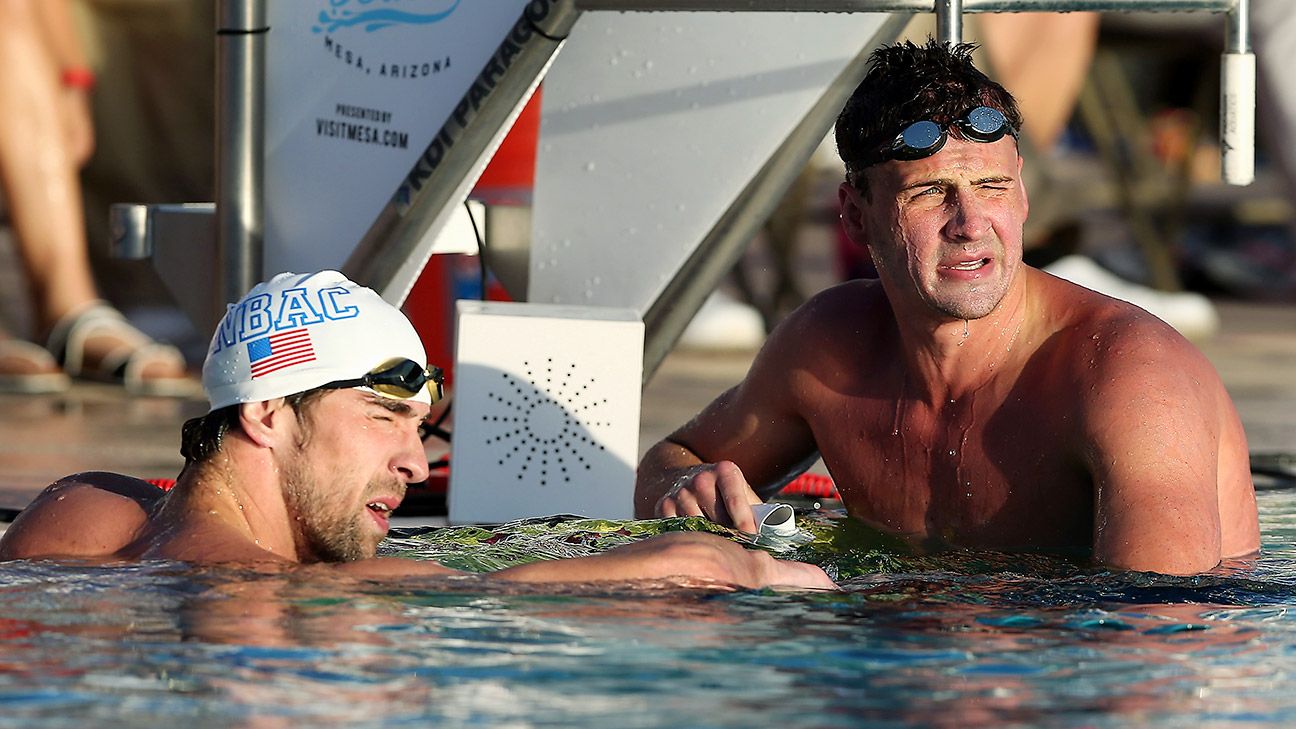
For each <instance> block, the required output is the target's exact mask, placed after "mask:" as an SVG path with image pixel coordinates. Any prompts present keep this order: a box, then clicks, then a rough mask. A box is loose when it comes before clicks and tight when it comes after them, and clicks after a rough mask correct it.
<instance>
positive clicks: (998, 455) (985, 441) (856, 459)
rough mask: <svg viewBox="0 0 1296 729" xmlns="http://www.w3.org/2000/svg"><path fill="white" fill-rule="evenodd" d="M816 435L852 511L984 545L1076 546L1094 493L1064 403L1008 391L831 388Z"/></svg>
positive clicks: (1085, 540) (1082, 541) (917, 532)
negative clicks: (948, 394) (835, 391)
mask: <svg viewBox="0 0 1296 729" xmlns="http://www.w3.org/2000/svg"><path fill="white" fill-rule="evenodd" d="M814 412H815V415H814V416H813V417H812V419H811V427H812V429H813V430H814V433H815V438H816V442H817V443H818V444H819V446H820V453H821V455H822V456H823V459H824V462H825V464H826V465H827V466H828V468H829V470H830V471H831V472H832V474H833V478H834V480H835V481H836V482H837V486H838V489H839V490H840V491H841V493H842V497H843V499H844V500H845V503H846V506H847V508H848V509H849V511H850V512H851V514H852V515H853V516H856V517H858V518H861V519H863V520H864V521H866V522H869V523H871V524H873V525H874V526H877V527H880V528H883V529H886V530H888V531H892V532H897V533H901V534H905V535H908V536H912V537H917V538H923V539H934V540H939V541H942V542H947V543H951V544H957V545H962V546H969V547H985V548H1016V547H1034V548H1045V549H1047V548H1074V547H1082V546H1087V545H1088V544H1089V543H1090V541H1091V539H1092V521H1093V495H1092V488H1091V486H1090V480H1089V478H1088V474H1087V473H1086V472H1085V471H1084V469H1083V468H1081V467H1080V465H1079V464H1078V463H1077V461H1076V459H1075V457H1074V456H1073V452H1072V448H1071V444H1072V443H1073V442H1074V437H1073V435H1072V433H1073V429H1074V423H1073V422H1071V418H1070V416H1069V414H1068V412H1066V411H1065V410H1063V409H1059V408H1050V407H1048V406H1047V405H1045V406H1040V405H1038V404H1034V405H1031V406H1027V405H1026V404H1025V403H1023V402H1022V401H1017V400H1013V399H1011V398H995V399H993V400H991V399H989V398H983V399H982V401H981V402H977V401H976V398H971V397H970V398H965V399H964V401H963V402H959V401H957V400H954V401H949V402H942V403H938V404H936V405H932V404H930V403H925V402H921V401H918V400H916V399H902V398H895V399H889V400H887V399H880V398H867V397H849V398H831V399H826V400H825V401H824V402H823V403H821V406H820V407H818V408H816V409H815V411H814Z"/></svg>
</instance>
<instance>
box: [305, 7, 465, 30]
mask: <svg viewBox="0 0 1296 729" xmlns="http://www.w3.org/2000/svg"><path fill="white" fill-rule="evenodd" d="M376 2H381V3H383V5H385V6H387V7H381V8H366V7H357V6H366V5H373V4H375V3H376ZM401 2H404V3H405V4H407V5H408V4H410V3H411V2H420V0H329V9H328V10H321V11H320V14H319V23H320V24H319V25H314V26H311V31H312V32H315V33H333V32H335V31H337V30H338V29H340V28H353V27H356V26H360V27H362V28H363V29H364V31H365V32H366V33H372V32H374V31H376V30H382V29H384V28H390V27H392V26H395V25H431V24H432V23H439V22H441V21H442V20H445V19H446V18H448V17H450V15H451V14H452V13H454V11H455V9H456V8H458V7H459V2H460V0H454V2H452V3H451V4H450V7H448V8H446V9H445V10H442V11H440V12H434V13H417V12H411V11H408V10H397V9H395V8H392V7H390V6H391V5H393V4H396V3H401Z"/></svg>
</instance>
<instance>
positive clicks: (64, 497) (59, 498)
mask: <svg viewBox="0 0 1296 729" xmlns="http://www.w3.org/2000/svg"><path fill="white" fill-rule="evenodd" d="M66 498H67V496H66V495H64V496H60V497H58V499H57V501H62V500H63V499H66Z"/></svg>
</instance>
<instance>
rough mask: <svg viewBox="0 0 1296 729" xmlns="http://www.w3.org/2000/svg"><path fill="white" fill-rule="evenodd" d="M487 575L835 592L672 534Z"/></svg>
mask: <svg viewBox="0 0 1296 729" xmlns="http://www.w3.org/2000/svg"><path fill="white" fill-rule="evenodd" d="M336 568H338V569H340V570H342V571H344V572H346V573H348V574H352V575H355V576H358V577H364V578H369V579H384V578H407V577H410V576H430V577H435V576H444V575H454V574H459V575H462V574H466V573H464V572H459V571H457V570H452V569H450V568H448V567H444V566H442V565H439V564H437V563H436V562H430V561H419V560H410V559H401V558H394V557H384V558H378V559H367V560H362V561H360V562H346V563H341V564H338V565H336ZM489 576H490V577H495V578H499V579H504V580H510V581H515V582H608V581H613V582H621V581H629V580H661V579H676V580H686V581H696V580H703V581H708V582H718V583H723V584H725V585H737V586H740V587H748V588H757V587H776V586H777V587H795V588H808V589H823V590H831V589H836V587H837V585H836V584H834V583H833V581H832V580H830V579H829V578H828V575H826V574H824V571H823V570H821V569H819V568H818V567H816V566H814V565H810V564H805V563H803V562H792V561H783V560H776V559H774V558H773V557H771V556H770V555H769V554H767V553H765V552H762V551H759V550H749V549H744V548H743V547H741V546H739V545H737V544H735V543H733V542H731V541H729V540H727V539H722V538H721V537H718V536H716V535H714V534H702V533H699V532H676V533H671V534H663V535H661V536H659V537H653V538H652V539H646V540H644V541H642V542H635V543H633V544H627V545H625V546H623V547H617V548H616V549H612V550H609V551H607V552H604V553H602V554H597V555H593V556H590V557H577V558H573V559H554V560H545V561H542V562H532V563H530V564H524V565H518V566H517V567H509V568H508V569H504V570H500V571H498V572H493V573H490V575H489Z"/></svg>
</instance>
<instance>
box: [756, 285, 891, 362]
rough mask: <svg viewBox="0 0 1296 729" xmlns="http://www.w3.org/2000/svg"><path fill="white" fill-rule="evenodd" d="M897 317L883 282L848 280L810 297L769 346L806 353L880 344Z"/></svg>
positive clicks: (776, 331) (778, 328) (774, 333)
mask: <svg viewBox="0 0 1296 729" xmlns="http://www.w3.org/2000/svg"><path fill="white" fill-rule="evenodd" d="M894 328H895V319H894V317H893V316H892V314H891V306H890V304H889V303H888V301H887V298H886V293H885V292H884V291H883V290H882V284H881V283H880V282H878V281H876V280H872V279H860V280H854V281H847V282H845V283H841V284H837V285H836V286H832V287H830V288H827V289H824V290H823V291H820V292H819V293H817V294H815V295H814V296H812V297H810V298H809V299H808V300H806V302H805V303H804V304H802V305H801V306H799V307H797V309H796V310H795V311H793V312H792V313H791V314H789V315H788V316H787V318H786V319H784V320H783V322H782V323H780V324H779V326H778V327H777V328H775V330H774V332H773V333H771V335H770V339H769V343H768V345H767V346H773V347H780V348H784V349H787V350H789V351H792V352H799V353H802V354H804V352H806V351H807V349H806V348H807V347H813V348H814V351H824V350H828V351H836V350H839V349H842V348H845V347H849V346H850V345H852V344H858V343H869V344H876V343H877V342H879V341H880V340H881V339H882V337H881V336H880V335H881V334H882V333H883V332H884V330H885V331H891V330H894Z"/></svg>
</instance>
